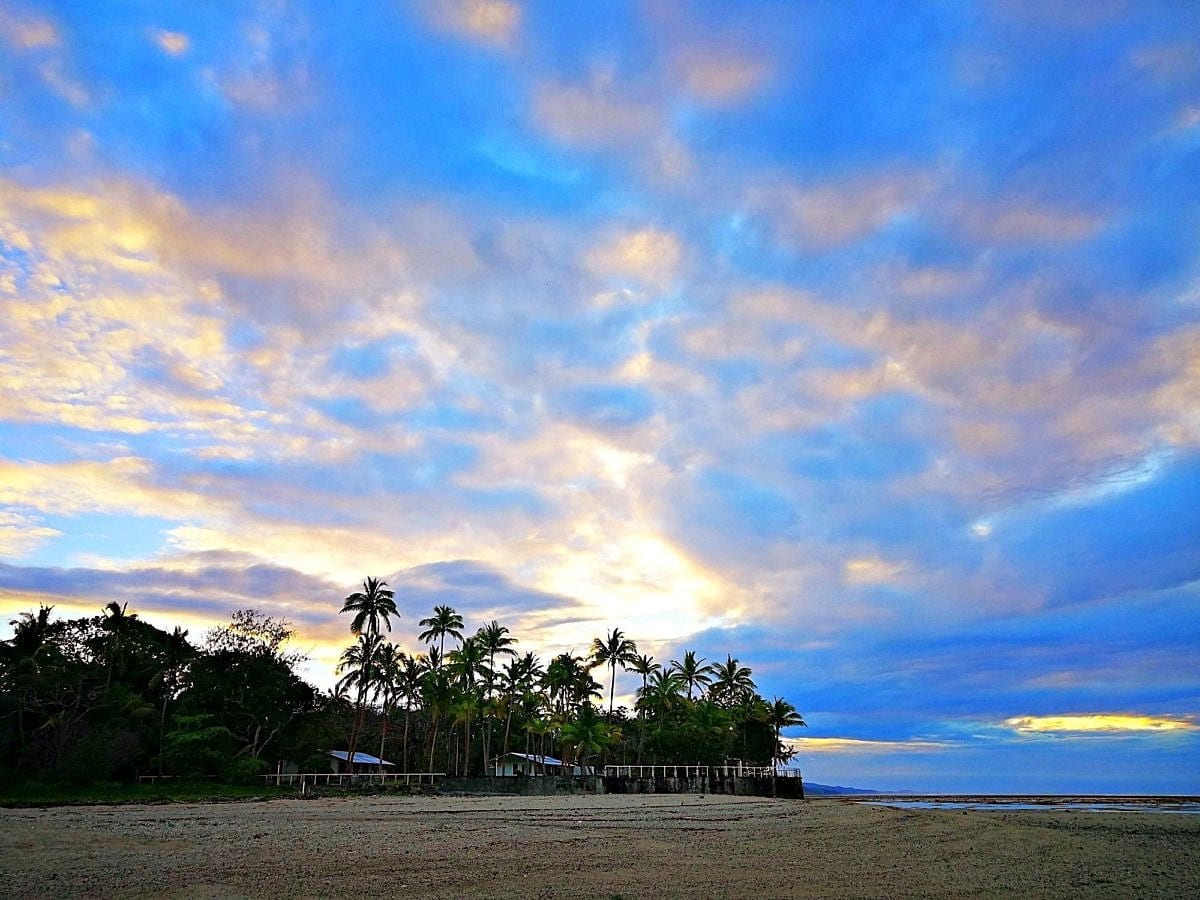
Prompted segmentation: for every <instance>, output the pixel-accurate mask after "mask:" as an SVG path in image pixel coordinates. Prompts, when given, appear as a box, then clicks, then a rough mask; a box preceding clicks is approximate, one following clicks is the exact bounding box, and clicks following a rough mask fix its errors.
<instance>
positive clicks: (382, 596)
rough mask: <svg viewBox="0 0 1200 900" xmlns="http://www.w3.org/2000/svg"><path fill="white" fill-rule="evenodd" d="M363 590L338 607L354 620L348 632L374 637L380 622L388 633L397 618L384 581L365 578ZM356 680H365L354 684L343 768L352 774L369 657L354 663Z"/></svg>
mask: <svg viewBox="0 0 1200 900" xmlns="http://www.w3.org/2000/svg"><path fill="white" fill-rule="evenodd" d="M362 587H363V589H362V590H361V591H355V592H354V593H353V594H351V595H350V596H349V597H347V598H346V601H345V603H343V604H342V609H341V611H342V612H344V613H345V612H352V613H354V619H353V620H352V621H351V622H350V633H351V634H353V635H354V636H355V637H358V636H360V635H363V634H366V635H367V636H368V637H371V638H377V637H378V636H379V623H380V621H382V622H383V624H384V625H386V626H387V630H388V631H391V630H392V620H391V617H392V616H395V617H396V618H399V617H400V613H399V611H397V609H396V595H395V593H394V592H393V591H391V590H390V589H389V588H388V586H387V582H386V581H381V580H380V579H378V578H367V579H366V580H365V581H363V584H362ZM378 646H379V642H378V641H377V640H376V641H370V642H366V643H364V644H362V649H363V650H369V651H370V652H372V653H373V652H374V651H375V650H376V649H378ZM358 668H359V673H360V675H359V677H360V678H365V679H366V681H360V682H358V711H357V713H356V715H355V717H354V723H353V724H352V725H351V727H350V748H349V750H348V751H347V756H346V767H347V769H346V770H347V771H348V772H349V773H350V774H351V775H353V774H354V753H355V751H356V750H357V745H358V725H359V719H361V718H362V715H363V704H364V702H365V701H366V696H367V689H368V688H369V687H370V678H371V675H372V671H373V670H372V667H371V658H370V656H368V657H366V658H364V659H362V660H361V661H359V663H358Z"/></svg>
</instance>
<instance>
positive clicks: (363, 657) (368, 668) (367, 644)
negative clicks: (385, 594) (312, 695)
mask: <svg viewBox="0 0 1200 900" xmlns="http://www.w3.org/2000/svg"><path fill="white" fill-rule="evenodd" d="M381 643H383V638H382V637H380V636H379V635H378V634H372V633H370V632H367V631H364V632H361V633H360V634H359V636H358V641H357V642H356V643H354V644H351V645H350V646H349V647H347V648H346V649H345V650H343V651H342V655H341V658H340V659H339V660H338V666H337V671H338V672H339V673H342V672H344V673H345V674H344V675H343V676H342V677H341V678H340V679H339V680H338V687H340V688H354V689H356V691H357V694H356V700H355V702H354V716H353V718H352V720H351V723H350V747H349V749H348V750H347V752H346V771H347V772H349V773H350V774H351V775H353V774H354V763H355V755H354V754H355V753H356V752H357V745H358V735H359V731H360V729H361V727H362V719H363V714H364V708H365V706H366V699H367V691H368V690H370V688H371V685H372V684H373V683H374V680H375V677H374V676H375V671H374V669H375V654H376V653H377V652H378V650H379V646H380V644H381Z"/></svg>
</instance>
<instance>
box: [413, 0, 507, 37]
mask: <svg viewBox="0 0 1200 900" xmlns="http://www.w3.org/2000/svg"><path fill="white" fill-rule="evenodd" d="M429 14H430V17H431V20H432V22H433V23H434V25H435V26H437V27H438V28H440V29H442V30H444V31H448V32H450V33H452V34H457V35H459V36H460V37H464V38H466V39H468V40H472V41H476V42H479V43H482V44H488V45H491V46H494V47H501V48H507V47H511V46H513V45H514V44H515V43H516V42H517V40H518V38H519V36H520V31H521V19H522V9H521V6H520V4H518V3H515V2H512V0H434V2H433V3H431V4H430V5H429Z"/></svg>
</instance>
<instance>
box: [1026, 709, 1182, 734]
mask: <svg viewBox="0 0 1200 900" xmlns="http://www.w3.org/2000/svg"><path fill="white" fill-rule="evenodd" d="M1003 725H1004V727H1005V728H1010V729H1012V730H1013V731H1017V732H1020V733H1021V734H1058V733H1064V734H1122V733H1128V732H1134V733H1136V732H1155V733H1161V732H1174V731H1200V725H1197V724H1196V723H1195V722H1194V721H1192V720H1191V719H1190V718H1189V719H1181V718H1175V717H1171V716H1145V715H1127V714H1119V713H1118V714H1114V713H1079V714H1071V715H1060V716H1016V717H1014V718H1011V719H1005V720H1004V722H1003Z"/></svg>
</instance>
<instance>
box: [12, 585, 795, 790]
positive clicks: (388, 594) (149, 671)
mask: <svg viewBox="0 0 1200 900" xmlns="http://www.w3.org/2000/svg"><path fill="white" fill-rule="evenodd" d="M52 609H53V608H52V607H49V606H42V607H40V608H39V609H38V610H37V611H36V612H26V613H22V614H21V615H20V617H18V618H17V619H15V620H13V621H12V622H11V623H10V624H11V625H12V626H13V628H14V634H13V637H12V638H11V639H10V640H7V641H3V642H0V785H5V786H7V788H3V789H0V793H14V792H19V790H20V785H21V784H22V783H26V782H35V783H41V784H46V783H53V784H61V785H73V786H83V785H96V784H106V783H114V782H115V783H133V782H136V781H137V779H138V777H139V776H144V775H156V776H172V777H175V778H177V779H181V780H183V779H192V780H203V779H208V780H211V781H213V782H221V783H225V784H231V785H237V784H243V785H254V784H258V783H259V776H261V775H263V774H265V773H267V772H268V771H274V769H275V766H276V765H278V764H281V763H283V762H285V761H286V762H287V763H290V764H292V765H295V766H297V767H298V768H299V770H300V771H304V772H324V771H329V758H328V756H327V755H326V751H327V750H330V749H335V748H336V749H346V748H348V749H349V750H350V751H351V752H354V751H355V750H357V751H359V752H362V753H370V754H373V755H375V756H379V757H381V758H384V759H388V760H391V761H393V762H394V763H395V764H396V770H397V771H402V772H420V771H444V772H447V773H449V774H464V775H465V774H470V775H475V774H483V773H484V772H485V767H486V765H487V761H488V760H491V759H494V758H496V757H497V756H502V755H506V754H507V753H509V752H510V751H514V752H520V753H526V754H530V755H537V756H550V757H555V758H557V759H559V760H562V762H563V763H564V765H567V766H569V765H572V764H575V765H597V764H603V763H619V764H631V763H632V764H672V763H678V764H689V765H696V764H699V765H718V764H720V763H722V762H723V761H724V760H725V759H727V758H730V757H735V758H738V759H741V760H743V761H744V762H745V763H746V764H748V765H772V764H773V763H775V762H776V761H783V762H786V761H787V760H789V759H790V758H791V751H790V749H789V748H788V747H787V745H786V744H784V743H783V741H782V739H781V731H782V729H784V728H788V727H791V726H796V725H803V724H804V721H803V719H802V718H801V717H800V715H799V714H798V713H797V712H796V709H795V707H793V706H792V704H790V703H788V702H787V701H786V700H783V699H781V698H779V697H775V698H773V700H772V701H767V700H765V699H764V698H763V697H762V696H760V695H759V693H758V690H757V688H756V686H755V684H754V680H753V678H752V676H751V671H750V669H749V668H748V667H747V666H744V665H742V664H741V662H740V661H739V660H737V659H734V658H733V657H732V656H728V657H727V658H726V660H725V662H723V663H722V662H709V661H707V660H705V659H704V658H702V657H697V655H696V653H695V652H693V651H687V652H686V653H684V654H683V659H682V660H671V661H670V662H669V663H667V664H666V665H661V664H660V663H658V662H656V661H655V660H654V658H653V657H650V656H646V655H641V654H639V653H638V648H637V645H636V644H635V643H634V641H632V640H630V639H629V638H627V637H626V636H625V635H624V634H623V633H622V632H621V630H620V629H618V628H614V629H612V630H611V631H609V632H608V633H607V634H606V635H604V636H603V637H598V638H596V639H595V640H594V641H592V645H591V648H590V651H589V652H588V654H587V655H586V656H580V655H576V654H575V653H560V654H559V655H557V656H555V657H553V658H552V659H550V660H549V661H548V662H543V661H542V660H541V659H539V658H538V657H537V656H536V655H534V654H533V653H528V652H527V653H519V652H518V651H517V650H516V649H515V645H516V644H517V639H516V638H515V637H513V636H512V635H511V634H510V632H509V630H508V628H506V627H505V626H503V625H500V624H499V623H497V622H495V621H491V622H487V623H485V624H483V625H482V626H480V627H479V628H478V630H477V631H476V632H475V633H474V634H470V635H468V634H467V632H466V631H465V626H464V622H463V618H462V616H461V615H459V614H458V613H457V612H456V611H455V610H454V609H453V608H451V607H449V606H437V607H435V608H434V610H433V613H432V615H430V616H429V617H428V618H424V619H421V620H420V623H419V624H420V626H421V628H422V629H424V630H423V631H422V632H421V634H420V638H419V639H420V641H421V642H422V643H423V644H424V645H425V649H424V651H423V652H420V653H408V652H406V651H405V650H402V649H401V648H400V647H399V646H398V645H397V644H395V643H393V642H391V641H390V640H388V639H387V637H386V632H390V631H391V625H392V620H393V619H394V618H399V616H400V613H399V611H398V610H397V608H396V601H395V596H394V594H393V592H392V591H391V590H389V589H388V587H387V585H386V583H385V582H382V581H380V580H378V579H374V578H368V579H367V580H366V581H364V582H363V585H362V588H361V590H359V591H356V592H355V593H353V594H351V595H350V596H349V597H347V598H346V600H345V604H344V606H343V607H342V612H343V613H345V614H348V615H350V616H351V617H352V618H351V620H350V623H349V624H350V631H351V633H352V635H353V637H354V642H353V643H352V644H351V645H350V646H348V647H347V648H346V649H345V651H344V652H343V653H342V655H341V660H340V663H339V666H338V675H339V676H340V677H339V680H338V681H337V684H336V687H335V688H334V689H333V690H332V691H329V692H321V691H319V690H317V689H316V688H315V687H313V686H312V685H310V684H308V683H307V682H306V681H304V679H302V678H301V677H300V676H299V675H297V674H296V667H297V664H298V663H300V662H301V661H302V660H303V656H302V655H300V654H298V653H296V652H294V651H292V650H290V649H289V640H290V639H291V637H292V636H293V631H292V628H291V626H290V625H289V623H288V622H286V621H285V620H281V619H276V618H273V617H271V616H267V615H265V614H263V613H262V612H259V611H257V610H252V609H247V610H239V611H237V612H235V613H234V614H233V616H232V618H231V619H230V621H229V622H228V623H227V624H225V625H222V626H220V627H217V628H213V629H212V630H210V631H209V632H208V633H207V635H205V637H204V640H203V643H201V644H194V643H192V641H191V640H189V634H188V632H186V631H184V630H182V629H180V628H175V629H174V631H171V632H167V631H163V630H162V629H160V628H156V627H155V626H153V625H151V624H150V623H149V622H146V621H144V620H142V619H141V618H139V616H138V615H137V613H136V612H131V611H130V610H129V609H128V605H118V604H117V603H109V604H108V605H107V606H105V607H104V609H103V611H102V613H101V614H100V615H97V616H92V617H84V618H77V619H65V620H54V619H52V617H51V613H52ZM618 669H621V670H623V671H629V672H633V673H636V674H637V675H638V676H640V678H641V687H640V688H639V689H638V691H637V700H636V703H635V706H634V709H632V710H630V709H627V708H625V707H623V706H621V707H618V706H615V705H614V703H615V692H616V675H617V670H618ZM597 675H598V676H600V678H601V679H603V680H597V678H596V676H597ZM604 682H607V683H604ZM606 689H607V690H606ZM605 700H607V704H606V703H605V702H604V701H605ZM159 790H160V792H161V788H160V789H159Z"/></svg>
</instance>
